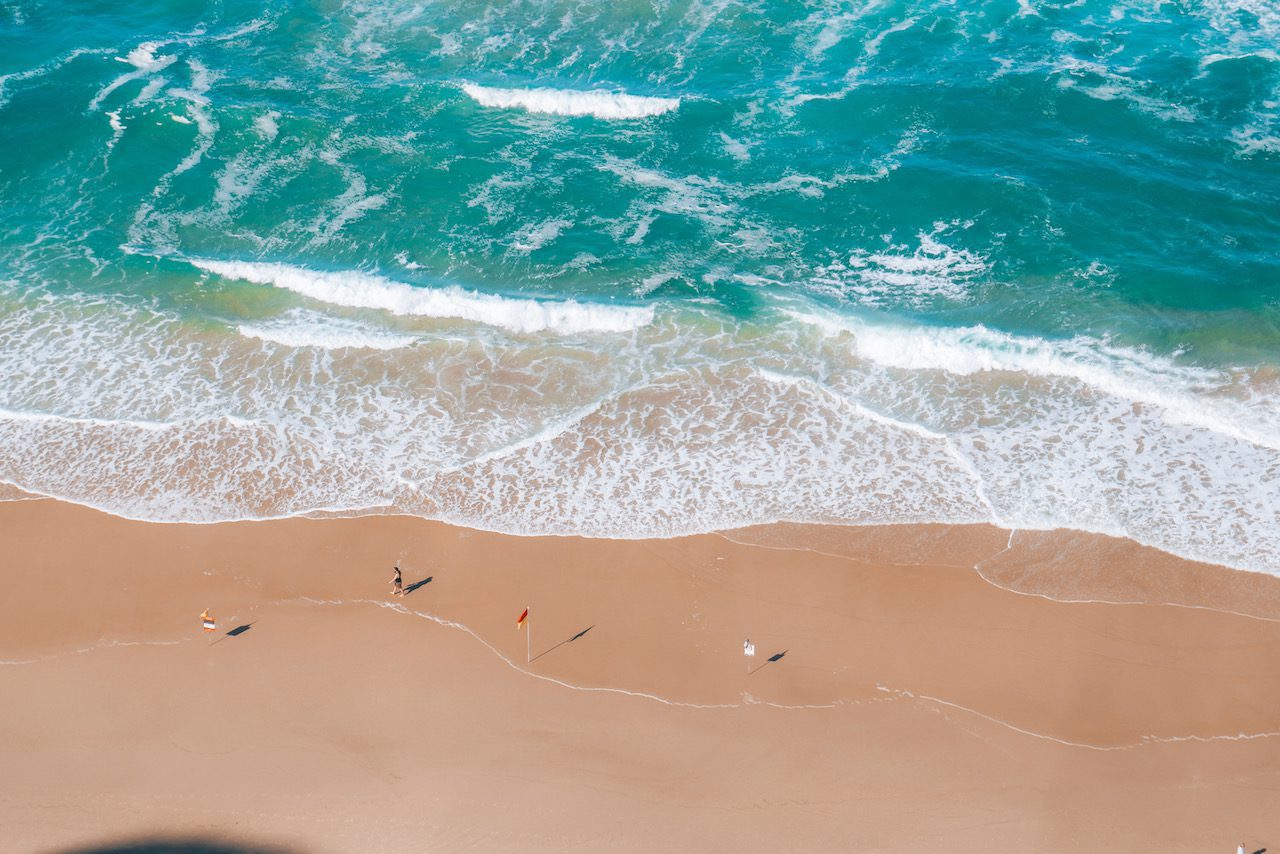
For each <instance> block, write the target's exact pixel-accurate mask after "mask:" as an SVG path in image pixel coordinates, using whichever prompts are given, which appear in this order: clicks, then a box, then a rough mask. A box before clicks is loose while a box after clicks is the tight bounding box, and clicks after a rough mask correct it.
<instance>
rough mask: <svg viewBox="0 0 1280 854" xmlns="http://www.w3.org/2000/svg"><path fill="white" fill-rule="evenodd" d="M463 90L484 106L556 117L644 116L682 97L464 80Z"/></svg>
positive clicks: (671, 105)
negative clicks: (494, 85) (499, 86)
mask: <svg viewBox="0 0 1280 854" xmlns="http://www.w3.org/2000/svg"><path fill="white" fill-rule="evenodd" d="M462 91H463V92H465V93H466V94H467V95H468V96H469V97H470V98H471V99H472V100H474V101H475V102H476V103H478V104H480V105H481V106H482V107H495V108H498V109H508V110H509V109H520V110H526V111H527V112H530V113H545V114H547V115H553V116H595V117H596V118H598V119H607V120H625V119H644V118H649V117H650V116H660V115H662V114H663V113H669V112H671V111H672V110H674V109H676V108H677V107H679V106H680V99H679V98H655V97H651V96H648V95H628V94H627V93H626V92H609V91H605V90H599V89H598V90H594V91H588V92H582V91H576V90H572V89H550V88H536V89H497V88H492V87H489V86H478V85H476V84H474V83H464V84H463V85H462Z"/></svg>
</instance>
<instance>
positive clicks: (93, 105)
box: [89, 42, 177, 110]
mask: <svg viewBox="0 0 1280 854" xmlns="http://www.w3.org/2000/svg"><path fill="white" fill-rule="evenodd" d="M162 44H164V43H163V42H145V43H143V44H141V45H139V46H138V47H136V48H134V49H133V50H131V51H129V53H128V54H126V55H125V56H117V57H116V58H115V59H116V61H117V62H123V63H125V64H126V65H132V66H133V68H134V70H133V71H130V72H127V73H125V74H121V75H120V76H119V77H117V78H116V79H114V80H112V81H111V82H110V83H108V84H107V85H106V86H103V87H102V88H101V89H99V90H98V92H97V94H96V95H94V96H93V99H92V100H90V101H89V109H90V110H96V109H98V107H99V106H100V105H101V104H102V102H103V101H104V100H106V98H107V96H109V95H110V94H111V93H112V92H114V91H116V90H117V89H119V88H120V87H121V86H123V85H124V84H126V83H129V82H130V81H133V80H138V79H139V78H142V77H146V76H147V75H148V74H154V73H156V72H157V71H161V70H163V69H165V68H167V67H169V66H170V65H172V64H173V62H174V60H175V59H177V57H175V56H156V55H155V51H156V49H157V48H159V47H160V46H161V45H162Z"/></svg>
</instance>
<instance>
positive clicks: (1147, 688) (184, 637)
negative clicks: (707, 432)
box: [0, 499, 1280, 851]
mask: <svg viewBox="0 0 1280 854" xmlns="http://www.w3.org/2000/svg"><path fill="white" fill-rule="evenodd" d="M0 532H3V533H4V535H5V539H6V540H7V541H8V542H9V543H10V548H9V550H8V556H7V558H6V561H5V563H6V564H7V566H8V570H7V572H6V576H7V584H8V587H9V591H8V595H7V596H6V597H4V599H3V601H2V602H0V626H3V627H4V629H3V631H0V662H2V663H0V719H2V720H7V721H9V724H8V725H7V733H6V734H7V737H6V739H4V745H5V746H4V747H3V748H0V749H3V752H4V756H3V759H4V761H5V763H6V765H7V766H8V767H10V768H12V769H13V770H14V773H13V774H11V775H8V776H9V782H7V783H5V784H0V824H3V825H4V826H5V827H6V828H13V829H14V834H15V839H17V840H19V841H22V842H24V843H25V844H26V845H27V847H28V848H29V849H30V850H40V851H56V850H60V848H61V847H64V846H68V845H73V844H88V843H92V842H96V841H101V840H104V839H109V838H120V837H122V836H145V835H148V834H173V833H178V834H190V833H205V834H209V835H211V836H214V837H222V836H237V835H239V836H246V835H247V837H248V838H251V839H255V840H259V841H261V842H262V843H264V844H265V843H276V844H285V845H291V846H294V847H296V849H297V850H299V851H346V850H362V848H363V849H364V850H368V846H369V845H372V844H373V841H376V842H377V845H380V846H381V848H382V849H384V850H389V851H400V850H404V851H410V850H422V846H423V845H424V844H434V845H436V846H437V847H443V848H446V849H448V850H456V849H458V848H467V847H471V848H478V849H487V848H489V847H492V845H496V844H513V845H515V846H516V847H518V848H521V849H523V850H565V849H568V850H589V849H598V848H599V847H601V846H604V845H606V844H607V845H612V846H614V847H617V848H621V849H623V850H641V849H650V850H651V848H652V847H653V845H654V844H666V845H669V846H675V847H683V848H693V849H698V850H708V849H713V848H715V849H718V848H723V847H725V846H727V845H729V844H733V845H735V846H737V847H745V848H747V849H749V850H770V849H777V848H791V849H794V850H837V849H840V850H848V849H851V848H852V849H867V848H876V849H878V850H879V849H884V850H895V849H896V848H901V849H902V850H907V849H909V848H912V847H913V846H916V845H919V844H921V843H922V842H923V841H927V840H928V839H932V840H933V843H934V844H937V845H940V846H942V847H943V848H946V849H947V850H957V851H966V850H975V851H976V850H982V849H983V848H985V847H989V846H991V845H1006V844H1020V845H1024V846H1030V847H1032V848H1037V847H1038V848H1041V849H1044V848H1053V847H1056V848H1060V849H1061V848H1064V847H1066V846H1074V847H1076V848H1078V849H1093V850H1097V849H1099V848H1101V847H1104V846H1110V845H1113V844H1135V845H1136V844H1139V843H1144V844H1151V843H1152V842H1153V840H1160V842H1161V844H1162V845H1164V846H1165V847H1167V848H1169V850H1187V851H1191V850H1209V849H1211V848H1212V847H1213V846H1218V847H1223V850H1229V847H1227V841H1228V840H1235V837H1236V836H1240V835H1243V836H1245V837H1247V838H1252V837H1249V830H1248V828H1249V827H1252V828H1254V833H1255V835H1256V834H1258V833H1261V832H1262V830H1263V829H1264V828H1265V827H1266V826H1267V825H1266V821H1267V817H1268V815H1269V807H1268V806H1267V805H1268V804H1270V803H1271V802H1272V801H1273V799H1274V791H1275V789H1276V787H1277V785H1280V774H1278V773H1277V772H1275V771H1274V770H1273V769H1274V768H1276V767H1280V764H1278V763H1277V760H1280V716H1278V715H1277V714H1276V713H1275V712H1274V711H1273V709H1275V708H1280V702H1277V701H1280V678H1277V676H1275V675H1274V673H1273V667H1272V663H1273V662H1274V661H1275V660H1276V657H1277V655H1280V624H1277V623H1276V618H1277V615H1280V606H1278V605H1277V603H1280V579H1275V578H1272V577H1270V576H1258V575H1254V574H1252V573H1248V572H1245V571H1237V570H1230V569H1225V568H1221V567H1204V566H1199V565H1193V564H1189V563H1188V562H1185V561H1179V560H1178V559H1176V558H1172V557H1170V556H1166V555H1161V554H1159V553H1150V552H1153V551H1154V550H1147V551H1143V550H1142V549H1141V547H1136V546H1133V545H1126V544H1125V543H1122V542H1107V541H1104V540H1100V539H1098V538H1092V539H1086V540H1083V541H1082V540H1080V538H1079V537H1075V536H1073V535H1070V534H1068V533H1064V532H1051V533H1050V534H1046V535H1043V536H1036V537H1031V536H1030V535H1024V537H1025V539H1026V542H1023V543H1021V544H1019V543H1018V539H1019V535H1016V534H1015V535H1014V536H1013V537H1012V540H1013V548H1012V549H1011V548H1010V547H1009V541H1010V537H1009V534H1008V533H1007V532H1001V531H998V530H997V529H985V530H970V529H966V530H957V529H947V528H943V527H941V526H937V527H931V526H902V527H895V528H893V529H881V530H875V531H872V530H869V529H856V530H853V531H851V530H850V529H846V528H841V529H825V528H820V527H817V526H776V525H775V526H764V527H760V528H751V529H740V530H739V531H735V532H727V533H726V534H722V535H721V534H716V535H699V536H694V537H682V538H677V539H672V540H642V541H623V540H584V539H579V538H558V537H537V538H519V537H512V536H507V535H499V534H490V533H485V532H480V531H475V530H472V529H463V528H453V527H450V526H447V525H444V524H443V523H437V522H428V521H426V520H421V519H414V518H411V517H400V516H395V517H390V516H385V517H384V516H365V517H356V518H338V519H325V520H316V519H289V520H279V521H271V522H239V523H218V524H213V525H183V524H174V523H164V524H155V523H140V522H130V521H126V520H123V519H120V518H118V517H113V516H109V515H106V514H102V513H99V512H97V511H93V510H89V509H86V508H82V507H78V506H75V505H68V504H63V503H60V502H56V501H53V500H51V499H41V500H34V501H15V502H0ZM852 534H856V535H857V536H852ZM746 540H751V542H745V541H746ZM55 544H56V545H55ZM975 555H976V556H977V558H976V560H974V564H975V565H976V566H970V567H969V568H965V566H964V562H965V561H966V560H968V559H969V558H970V557H974V556H975ZM894 559H896V562H895V560H894ZM397 560H399V561H401V566H402V567H403V568H404V576H405V582H406V585H407V586H408V587H409V588H410V589H411V592H410V594H409V595H407V596H405V597H403V598H399V599H393V598H391V597H389V596H388V595H387V593H388V589H389V576H390V567H391V564H392V563H394V562H396V561H397ZM1089 561H1092V562H1093V563H1092V564H1089V563H1088V562H1089ZM1086 564H1087V565H1086ZM1073 567H1074V569H1075V570H1076V572H1077V573H1079V572H1081V571H1082V567H1083V568H1084V569H1087V570H1090V572H1089V573H1086V574H1088V575H1089V576H1090V578H1092V579H1093V580H1094V581H1097V580H1098V579H1099V578H1102V577H1103V576H1104V575H1105V574H1106V572H1107V571H1108V570H1111V571H1112V572H1113V573H1114V572H1115V571H1118V570H1121V569H1123V570H1126V571H1127V573H1128V575H1127V576H1125V583H1126V584H1128V585H1129V588H1128V589H1129V592H1130V593H1134V592H1135V591H1136V593H1137V594H1140V595H1148V594H1150V593H1152V592H1160V591H1162V590H1167V589H1170V587H1172V593H1173V594H1174V595H1173V597H1172V598H1177V599H1178V600H1179V601H1177V602H1170V603H1164V604H1150V603H1147V604H1110V603H1100V602H1062V601H1055V600H1051V599H1049V598H1044V597H1045V596H1046V595H1047V593H1046V591H1055V590H1056V592H1057V593H1058V594H1059V595H1063V593H1064V591H1063V589H1061V588H1062V584H1063V582H1064V579H1067V578H1068V576H1069V575H1070V572H1069V570H1071V569H1072V568H1073ZM984 570H985V571H984ZM1157 578H1158V579H1160V580H1162V581H1164V582H1168V581H1169V580H1170V579H1174V580H1175V582H1176V583H1174V584H1172V585H1169V584H1162V585H1157V584H1156V583H1155V579H1157ZM992 579H996V580H992ZM997 581H1001V582H1005V583H1008V584H1010V585H1013V586H1015V587H1017V588H1019V589H1017V590H1012V589H1007V588H1005V587H1004V586H1003V585H1001V584H997ZM419 582H421V583H419ZM415 584H418V586H417V587H416V588H415V587H414V585H415ZM1054 585H1058V588H1056V589H1055V588H1054ZM1117 591H1118V588H1117V587H1116V586H1115V585H1113V586H1112V587H1111V588H1110V590H1109V591H1104V592H1110V593H1116V592H1117ZM1068 592H1070V591H1068ZM1076 592H1078V590H1077V591H1076ZM1166 598H1171V597H1166ZM1241 603H1243V604H1244V606H1247V607H1248V608H1250V609H1252V611H1253V612H1254V613H1251V614H1248V615H1245V614H1243V613H1233V612H1232V610H1231V609H1234V608H1235V607H1236V606H1240V605H1241ZM526 606H528V607H531V609H532V611H531V614H530V620H529V626H530V627H531V628H532V630H533V636H532V639H531V643H529V648H530V650H531V652H532V653H534V654H533V655H532V656H531V658H532V661H531V662H528V663H526V662H525V661H524V656H525V643H526V642H527V641H528V640H529V639H528V638H526V637H523V636H522V632H523V631H524V630H516V629H515V628H514V625H513V624H514V621H515V618H516V616H517V615H518V614H519V612H520V609H521V608H523V607H526ZM1228 606H1230V609H1228ZM206 607H211V608H212V609H213V612H214V615H215V617H216V618H217V619H218V632H217V634H216V635H213V636H212V637H213V640H212V642H211V641H210V640H209V639H208V638H206V637H205V636H204V635H203V634H202V633H201V632H200V630H199V626H198V621H197V617H198V615H199V613H200V611H201V610H202V609H203V608H206ZM241 626H248V628H246V629H243V630H242V631H240V632H238V633H236V634H234V635H233V634H228V632H229V631H230V630H232V629H235V628H238V627H241ZM748 636H749V637H751V638H752V640H753V641H754V642H755V644H756V646H757V648H758V654H757V657H756V658H755V659H754V660H751V661H747V660H745V659H744V658H743V656H742V643H743V640H744V638H745V637H748ZM771 659H772V660H771ZM512 763H514V765H513V764H512ZM299 774H303V775H311V776H309V777H308V779H311V780H314V786H313V787H312V788H315V790H316V798H315V799H314V803H312V802H311V801H308V802H307V803H302V802H301V801H298V800H297V799H296V797H295V796H294V795H291V794H289V792H290V791H291V790H292V788H293V785H294V783H293V781H296V779H298V775H299ZM514 778H519V779H520V780H522V781H524V782H525V783H527V784H529V787H528V788H522V787H517V786H515V785H514V783H513V779H514ZM996 780H999V781H1001V782H1000V783H999V784H997V785H994V786H993V781H996ZM552 792H554V793H556V794H555V796H554V797H553V796H552V794H551V793H552ZM423 799H426V800H425V801H424V802H430V803H432V804H434V805H435V807H439V808H440V810H437V809H436V808H435V807H433V808H432V809H431V810H429V812H430V815H424V816H420V817H418V818H416V819H411V818H406V819H403V820H399V819H397V820H396V821H394V822H391V823H390V824H387V823H386V822H385V821H384V820H383V814H384V812H385V808H386V806H387V805H388V804H390V805H394V806H395V807H396V809H397V810H399V809H406V810H409V809H411V807H412V804H414V803H417V802H419V801H422V800H423ZM868 799H874V800H875V802H878V803H880V804H881V805H882V806H883V807H884V809H883V810H872V811H870V812H868V811H867V810H866V809H865V808H859V807H857V806H856V805H858V804H862V805H863V807H865V805H866V804H868V803H871V802H872V801H869V800H868ZM126 802H127V803H130V804H133V805H134V806H133V807H131V808H130V809H128V810H124V811H123V812H122V811H121V809H120V806H121V804H123V803H126ZM196 802H198V803H199V807H198V808H197V806H195V805H194V804H195V803H196ZM818 804H827V805H828V806H827V807H820V806H817V805H818ZM803 805H808V806H803ZM51 806H52V807H53V808H54V809H56V810H57V814H58V815H59V817H60V818H59V821H58V822H57V826H56V827H51V826H50V825H49V823H48V822H47V821H46V820H45V819H47V815H48V812H47V811H48V809H50V808H51ZM1050 806H1052V809H1051V810H1050ZM1046 810H1048V812H1046ZM1064 815H1072V816H1075V820H1074V821H1071V822H1062V821H1059V820H1058V819H1054V818H1052V816H1059V817H1061V816H1064ZM585 816H594V817H585ZM606 816H612V817H614V819H606ZM993 816H1000V817H1002V818H1001V819H1000V820H999V821H998V822H996V823H995V824H992V823H991V821H992V817H993ZM339 819H341V820H340V821H339ZM615 819H616V820H615ZM344 822H345V824H344ZM1081 822H1083V824H1082V823H1081ZM339 825H340V826H339ZM335 828H337V829H335ZM343 828H345V829H343ZM464 828H470V829H471V830H472V832H474V833H476V834H478V836H477V837H476V840H474V841H472V842H470V843H465V844H461V843H459V844H455V843H458V841H459V840H460V839H462V838H463V837H462V836H458V835H456V834H462V833H463V829H464ZM522 828H524V829H525V830H527V831H528V832H530V833H533V836H531V837H525V836H522V835H521V833H522ZM981 828H986V829H985V830H982V829H981ZM655 833H657V834H658V835H657V836H654V835H653V834H655ZM921 834H924V835H923V836H922V835H921ZM1224 834H1225V835H1224ZM464 835H465V834H464ZM424 840H426V841H424ZM366 843H367V844H366ZM1230 844H1231V845H1234V844H1235V842H1234V841H1231V842H1230ZM375 847H376V846H375ZM23 850H26V849H23Z"/></svg>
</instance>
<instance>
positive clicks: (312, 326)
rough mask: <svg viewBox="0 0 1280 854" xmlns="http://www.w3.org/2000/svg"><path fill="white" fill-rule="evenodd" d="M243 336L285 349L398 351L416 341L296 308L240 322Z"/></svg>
mask: <svg viewBox="0 0 1280 854" xmlns="http://www.w3.org/2000/svg"><path fill="white" fill-rule="evenodd" d="M237 328H238V329H239V330H240V334H241V335H244V336H246V337H249V338H257V339H259V340H260V341H269V342H271V343H273V344H283V345H284V346H286V347H319V348H321V349H325V350H342V349H347V348H351V349H356V350H395V349H398V348H400V347H408V346H409V345H411V344H413V342H414V341H416V340H417V338H416V337H415V336H413V335H404V334H401V333H397V332H392V331H389V330H386V329H379V328H377V327H375V326H373V325H371V324H367V323H360V322H359V321H355V320H349V319H347V318H342V317H328V316H326V315H324V314H320V313H319V312H313V311H305V310H302V309H293V310H291V311H288V312H286V313H285V314H284V315H282V316H281V317H279V318H276V319H274V320H267V321H262V322H260V323H241V324H239V326H238V327H237Z"/></svg>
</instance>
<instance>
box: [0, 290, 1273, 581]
mask: <svg viewBox="0 0 1280 854" xmlns="http://www.w3.org/2000/svg"><path fill="white" fill-rule="evenodd" d="M264 272H265V271H263V270H262V269H258V270H257V273H256V274H255V275H262V274H264ZM274 275H275V272H273V273H272V276H274ZM403 287H406V288H407V286H403ZM358 290H359V289H358ZM361 292H362V293H363V291H361ZM378 292H381V291H378ZM0 296H2V294H0ZM362 304H364V303H362ZM789 305H790V307H789V308H788V310H790V311H792V312H793V314H792V315H791V316H790V317H788V318H783V319H782V321H781V322H777V323H770V324H768V325H766V326H757V327H754V328H752V329H751V330H750V331H749V332H745V333H744V330H743V328H742V327H740V326H739V325H737V324H736V323H734V322H731V321H728V320H725V319H720V318H718V317H717V316H716V315H715V314H712V313H707V312H696V311H680V310H673V311H670V312H663V313H662V314H661V315H660V316H659V317H657V318H655V319H654V321H653V322H652V323H651V324H648V325H644V326H640V327H638V328H635V329H634V330H633V331H632V332H631V333H630V334H628V335H625V336H619V337H617V338H616V339H611V345H610V346H608V347H601V346H600V342H599V341H598V340H596V339H593V338H591V337H587V336H582V337H555V336H545V335H543V336H509V337H508V336H484V335H447V336H442V335H422V336H420V337H418V338H416V339H415V340H414V341H413V343H412V346H402V347H390V346H386V347H378V346H370V345H378V344H389V343H390V340H389V339H384V338H382V337H380V336H384V335H399V334H402V333H401V331H400V330H399V329H398V328H397V327H395V326H393V325H387V326H382V325H380V324H378V323H376V322H372V321H366V320H364V319H352V318H346V317H337V318H334V317H328V316H326V315H324V313H323V312H319V311H315V310H312V309H301V308H295V309H291V310H289V311H286V312H284V314H282V315H278V316H276V317H274V318H269V319H264V320H258V321H245V322H244V323H243V326H244V327H246V328H245V329H240V330H237V331H233V332H230V333H229V334H228V333H226V332H223V333H216V332H215V333H212V334H211V333H210V331H209V329H208V328H207V326H205V325H197V326H191V325H189V324H188V323H186V322H184V321H183V320H182V319H181V318H179V317H178V316H175V315H166V314H163V313H159V312H156V311H153V310H144V309H141V308H137V307H129V306H128V305H126V304H123V303H121V304H117V303H116V302H115V301H112V300H100V299H95V300H77V299H68V298H65V297H52V296H48V297H45V298H40V299H34V298H29V297H18V296H16V295H13V294H11V295H10V296H9V297H7V298H6V299H0V337H2V338H3V339H4V340H5V341H6V342H10V343H11V344H12V346H8V347H5V348H3V349H2V350H0V480H2V481H7V482H10V483H13V484H16V485H17V486H18V487H20V488H22V489H24V490H27V491H29V492H32V493H38V494H43V495H51V496H55V497H59V498H64V499H68V500H72V501H78V502H80V503H84V504H88V505H92V506H96V507H100V508H103V509H106V510H109V511H111V512H115V513H119V514H121V515H126V516H131V517H135V518H146V519H163V520H171V521H201V522H208V521H216V520H221V519H241V518H267V517H275V516H286V515H293V514H300V513H308V512H312V511H317V510H329V511H332V510H340V511H344V512H360V511H381V510H387V509H390V510H394V511H396V512H401V513H410V514H416V515H421V516H425V517H429V518H436V519H443V520H446V521H450V522H454V523H457V524H461V525H467V526H471V527H477V528H485V529H490V530H498V531H504V532H508V533H518V534H576V535H586V536H603V537H651V536H673V535H680V534H688V533H695V532H699V531H709V530H717V529H725V528H732V527H740V526H743V525H750V524H758V523H764V522H771V521H778V520H789V521H799V522H825V523H838V524H892V523H904V522H908V523H909V522H943V523H952V524H959V523H968V522H992V523H995V524H999V525H1002V526H1005V527H1010V528H1021V529H1049V528H1075V529H1079V530H1086V531H1094V532H1098V533H1105V534H1112V535H1116V536H1125V537H1129V538H1132V539H1135V540H1137V541H1139V542H1142V543H1145V544H1148V545H1152V546H1156V547H1158V548H1162V549H1164V550H1166V551H1169V552H1172V553H1175V554H1179V555H1182V556H1185V557H1189V558H1193V559H1197V560H1207V561H1212V562H1217V563H1223V564H1227V565H1230V566H1238V567H1242V568H1247V569H1255V570H1259V571H1265V572H1272V573H1277V574H1280V534H1278V533H1277V531H1276V529H1275V524H1274V520H1275V514H1276V511H1277V508H1280V451H1277V446H1278V445H1280V438H1278V437H1277V436H1276V432H1275V429H1274V427H1272V426H1271V425H1274V424H1277V423H1280V406H1278V404H1277V401H1278V400H1280V389H1277V388H1276V387H1275V386H1276V383H1275V381H1274V380H1273V379H1268V378H1266V377H1265V376H1264V377H1262V378H1253V377H1251V376H1249V375H1243V374H1236V373H1234V372H1231V371H1226V370H1215V369H1209V368H1203V367H1194V366H1187V365H1183V364H1179V363H1177V362H1176V361H1175V360H1172V359H1170V358H1167V357H1162V356H1159V355H1155V354H1150V353H1145V352H1142V351H1139V350H1130V349H1126V348H1123V347H1118V346H1114V345H1109V344H1106V343H1104V342H1098V341H1089V340H1086V339H1072V340H1067V341H1058V342H1055V341H1050V340H1048V339H1039V338H1031V337H1017V336H1011V335H1007V334H1005V333H1000V332H997V331H995V330H990V329H983V328H978V327H974V328H969V329H935V328H928V327H920V326H913V325H899V326H889V325H886V324H883V323H880V324H873V323H869V322H866V321H862V320H857V319H854V318H850V317H847V316H845V317H842V316H834V315H826V314H823V313H822V312H821V311H820V310H819V309H817V308H815V307H812V306H808V307H803V306H802V307H800V308H797V307H795V306H794V304H789ZM348 321H350V323H348ZM237 333H238V334H237ZM255 333H256V334H255ZM403 334H406V335H407V334H408V333H403ZM744 335H745V336H746V337H744ZM370 336H372V337H370ZM264 339H265V340H269V341H270V340H274V341H275V343H276V344H280V345H281V346H263V340H264ZM50 377H57V378H58V381H57V382H56V383H54V382H51V381H50V380H49V378H50Z"/></svg>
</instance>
